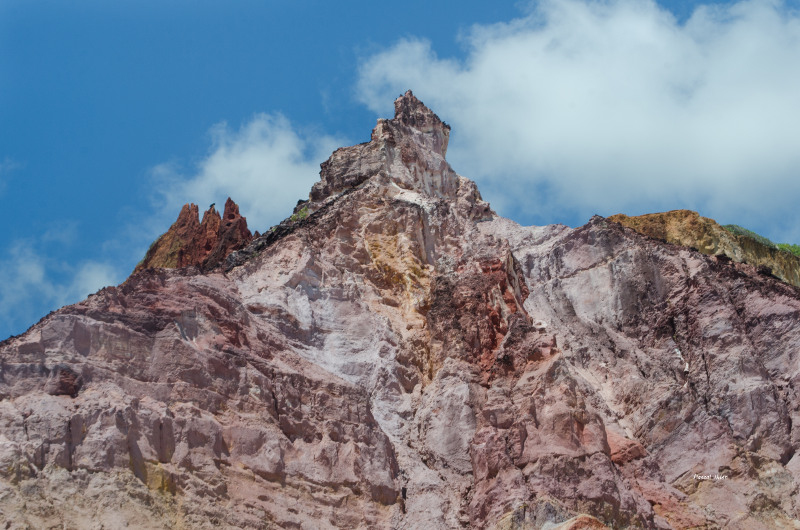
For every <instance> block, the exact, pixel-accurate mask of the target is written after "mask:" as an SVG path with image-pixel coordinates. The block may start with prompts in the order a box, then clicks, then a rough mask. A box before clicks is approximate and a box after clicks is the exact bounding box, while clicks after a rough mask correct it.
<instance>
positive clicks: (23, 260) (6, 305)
mask: <svg viewBox="0 0 800 530" xmlns="http://www.w3.org/2000/svg"><path fill="white" fill-rule="evenodd" d="M42 241H45V246H47V244H46V239H45V238H42ZM39 247H40V244H39V242H38V241H37V240H30V239H28V240H17V241H15V242H14V243H12V244H11V245H10V247H9V248H8V249H7V251H6V252H4V255H5V256H6V258H5V259H4V260H2V261H0V319H2V321H3V325H2V326H0V332H1V333H3V334H16V333H21V332H22V331H24V328H25V327H27V326H29V325H31V324H33V323H34V322H35V321H36V320H37V319H38V318H40V317H42V316H44V315H45V314H47V312H48V311H52V310H54V309H58V308H59V307H61V306H63V305H66V304H72V303H75V302H79V301H80V300H82V299H84V298H86V297H87V296H88V295H89V294H91V293H94V292H96V291H97V290H99V289H100V288H102V287H105V286H107V285H116V284H117V283H119V281H120V280H121V279H122V278H123V277H124V275H123V274H121V273H120V271H119V270H117V269H116V268H114V267H113V266H112V265H110V264H108V263H105V262H98V261H92V260H88V261H83V262H81V263H79V264H78V265H72V264H69V263H66V262H63V261H59V260H56V259H54V258H51V257H48V255H47V253H46V252H43V251H42V250H41V249H40V248H39ZM0 338H5V337H0Z"/></svg>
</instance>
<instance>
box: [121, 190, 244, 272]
mask: <svg viewBox="0 0 800 530" xmlns="http://www.w3.org/2000/svg"><path fill="white" fill-rule="evenodd" d="M252 239H253V236H252V234H251V233H250V230H249V229H248V228H247V219H246V218H244V217H242V216H241V215H240V214H239V206H238V205H237V204H236V203H235V202H233V200H231V198H230V197H228V200H227V201H226V202H225V210H224V213H223V215H222V217H220V215H219V212H218V211H217V210H216V209H215V208H214V204H212V205H211V206H209V208H208V210H206V211H205V213H203V220H202V221H200V219H199V208H198V206H197V205H196V204H184V205H183V208H181V212H180V214H179V215H178V219H177V220H176V221H175V222H174V223H173V224H172V226H171V227H170V228H169V230H167V231H166V232H165V233H164V234H162V235H161V237H159V238H158V239H157V240H156V241H155V242H154V243H153V244H152V245H151V246H150V249H149V250H148V251H147V254H146V255H145V257H144V259H143V260H142V261H141V262H140V263H139V264H138V265H137V266H136V269H135V270H134V271H133V272H134V273H137V272H139V271H142V270H144V269H148V268H156V267H164V268H179V267H188V266H191V265H197V266H201V267H202V268H204V269H212V268H214V267H215V266H216V265H217V264H219V263H220V262H221V261H222V260H224V259H225V257H226V256H227V255H228V254H230V253H231V252H232V251H234V250H238V249H240V248H242V247H244V246H245V245H246V244H247V243H249V242H250V241H251V240H252Z"/></svg>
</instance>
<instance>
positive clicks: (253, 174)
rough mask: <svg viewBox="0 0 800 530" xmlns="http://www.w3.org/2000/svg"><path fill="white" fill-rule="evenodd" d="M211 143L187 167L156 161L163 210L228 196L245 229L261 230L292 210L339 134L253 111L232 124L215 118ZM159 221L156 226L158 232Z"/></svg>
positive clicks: (202, 204)
mask: <svg viewBox="0 0 800 530" xmlns="http://www.w3.org/2000/svg"><path fill="white" fill-rule="evenodd" d="M210 135H211V147H210V149H209V152H208V154H207V155H206V156H204V157H202V158H201V159H200V160H199V161H198V162H197V163H196V164H195V165H194V167H193V168H191V170H189V171H185V170H182V169H181V168H180V167H177V166H176V165H175V164H169V163H167V164H161V165H159V166H157V167H155V168H154V169H153V175H154V177H155V178H156V180H158V181H159V182H161V183H162V184H163V186H162V187H161V192H162V198H163V199H164V203H165V205H164V209H165V212H166V213H165V215H167V216H169V217H170V219H171V221H170V222H172V221H174V219H175V217H177V215H178V212H179V211H180V207H181V206H182V205H183V204H185V203H187V202H194V203H195V204H198V205H199V206H200V210H201V211H203V210H204V209H206V208H207V207H208V205H209V204H211V203H214V202H216V203H217V204H218V205H222V204H224V203H225V199H226V198H227V197H231V198H232V199H233V200H234V201H235V202H236V203H237V204H238V205H239V207H240V212H241V213H242V215H244V216H245V217H247V224H248V226H249V227H250V229H251V230H253V231H255V230H259V231H261V232H263V231H264V230H265V229H267V228H269V227H270V226H271V225H273V224H276V223H278V222H280V221H281V220H283V219H284V218H286V217H288V216H289V215H291V213H292V207H293V206H294V205H295V203H296V202H297V200H298V199H306V198H308V192H309V190H310V189H311V186H312V184H314V183H315V182H316V181H317V180H319V164H320V163H321V162H323V161H324V160H326V159H327V158H328V157H329V156H330V154H331V152H333V150H334V149H335V148H336V147H339V146H340V145H343V144H342V143H341V140H336V139H335V138H333V137H331V136H327V135H323V134H318V133H316V132H314V131H303V130H300V129H298V128H295V127H293V126H292V124H291V123H290V122H289V120H287V119H286V118H285V117H283V116H281V115H270V114H258V115H256V116H255V117H253V119H252V120H250V121H249V122H248V123H246V124H244V125H242V126H241V128H239V129H238V130H232V129H231V128H230V127H229V126H228V125H227V124H225V123H221V124H218V125H216V126H215V127H213V128H212V129H211V131H210ZM163 230H164V227H162V229H161V231H162V232H163Z"/></svg>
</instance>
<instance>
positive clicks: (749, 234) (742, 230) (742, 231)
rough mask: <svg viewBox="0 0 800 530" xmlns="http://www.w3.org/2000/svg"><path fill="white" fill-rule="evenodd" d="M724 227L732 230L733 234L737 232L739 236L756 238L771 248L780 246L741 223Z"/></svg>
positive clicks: (729, 230)
mask: <svg viewBox="0 0 800 530" xmlns="http://www.w3.org/2000/svg"><path fill="white" fill-rule="evenodd" d="M722 228H724V229H725V230H727V231H728V232H730V233H731V234H736V235H739V236H745V237H749V238H750V239H755V240H756V241H758V242H759V243H761V244H762V245H764V246H765V247H769V248H778V247H777V246H776V245H775V243H773V242H772V241H770V240H769V239H767V238H766V237H764V236H762V235H759V234H756V233H755V232H753V231H752V230H748V229H747V228H744V227H741V226H739V225H724V226H723V227H722Z"/></svg>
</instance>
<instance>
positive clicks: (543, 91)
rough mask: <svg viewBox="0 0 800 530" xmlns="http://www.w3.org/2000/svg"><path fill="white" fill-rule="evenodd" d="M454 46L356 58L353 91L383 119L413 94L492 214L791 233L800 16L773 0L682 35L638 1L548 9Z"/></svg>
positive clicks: (707, 17) (682, 28)
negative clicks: (679, 220)
mask: <svg viewBox="0 0 800 530" xmlns="http://www.w3.org/2000/svg"><path fill="white" fill-rule="evenodd" d="M465 44H466V45H467V46H468V50H467V55H466V58H465V59H464V60H463V61H456V60H452V59H443V58H439V57H437V55H436V53H435V51H434V50H432V49H431V46H430V43H428V42H427V41H424V40H413V39H412V40H403V41H400V42H398V43H396V44H395V45H394V46H392V47H391V48H389V49H387V50H385V51H383V52H381V53H378V54H376V55H373V56H371V57H368V58H366V59H365V60H364V61H363V62H362V65H361V70H360V78H359V82H358V94H359V97H360V98H361V100H362V101H363V102H365V103H366V104H367V105H368V106H369V107H370V108H371V109H373V110H375V111H376V112H378V113H379V114H380V115H385V114H387V113H388V112H390V108H391V101H392V100H393V98H394V97H396V96H397V94H399V93H402V92H403V91H404V90H406V89H407V88H411V89H412V90H414V92H415V94H416V95H417V96H418V97H420V99H422V100H423V101H424V102H425V103H426V104H427V105H429V106H430V107H431V108H432V109H433V110H434V111H435V112H437V113H438V114H439V115H440V116H441V117H442V118H443V119H445V120H446V121H448V122H449V123H451V125H453V132H452V136H451V144H450V146H451V147H450V152H449V153H448V158H449V159H450V161H451V163H452V164H453V166H454V167H455V169H456V170H457V171H459V172H460V173H462V174H464V175H465V176H468V177H471V178H473V179H475V180H477V181H478V182H479V184H480V185H481V190H482V191H483V192H484V195H487V196H488V198H489V199H490V200H493V202H494V203H495V206H496V207H499V208H500V209H501V211H503V212H504V213H506V214H515V215H516V216H517V217H519V216H520V215H525V214H521V213H520V212H522V211H525V212H526V214H528V215H530V214H531V212H533V213H534V214H535V215H533V216H532V217H534V218H537V219H543V220H547V219H548V217H550V218H551V219H552V218H565V217H566V216H572V218H573V219H576V220H578V222H582V221H583V220H585V219H586V217H587V216H588V215H590V214H591V213H594V212H597V213H601V214H604V215H608V214H612V213H616V212H618V211H623V212H627V213H644V212H646V211H657V210H663V209H672V208H683V207H688V208H695V209H699V210H700V211H701V213H703V214H704V215H710V216H714V217H717V218H718V219H720V220H722V221H724V222H737V223H739V224H745V225H749V226H751V227H756V228H762V229H764V227H768V228H769V230H771V231H772V233H774V234H779V233H783V234H786V233H788V232H787V230H790V229H791V227H796V226H799V225H800V222H798V221H800V213H798V212H800V209H797V207H796V205H797V202H798V199H800V178H798V177H800V134H798V132H797V130H798V123H800V68H797V65H798V64H800V16H799V15H798V13H797V12H794V11H790V10H788V9H787V8H785V7H784V6H783V5H782V4H781V3H779V2H770V1H748V2H741V3H738V4H732V5H727V6H705V7H700V8H698V9H697V10H696V11H695V12H694V13H693V15H692V16H691V17H690V18H689V19H688V20H687V21H686V22H685V23H683V24H680V23H678V22H677V21H676V20H675V18H674V17H673V16H672V15H671V14H670V13H669V12H668V11H665V10H664V9H662V8H660V7H658V6H657V5H656V4H655V3H653V2H650V1H632V0H631V1H626V0H619V1H617V0H610V1H588V0H587V1H582V0H558V1H556V0H546V1H543V2H540V3H537V4H535V5H533V6H532V8H531V9H530V12H529V13H528V14H527V15H526V16H524V17H522V18H519V19H517V20H513V21H511V22H509V23H503V24H495V25H491V26H477V27H474V28H473V30H472V31H471V33H470V34H469V35H468V36H467V37H466V38H465ZM523 209H524V210H523ZM769 230H768V231H769ZM795 234H796V235H797V236H800V233H795Z"/></svg>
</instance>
